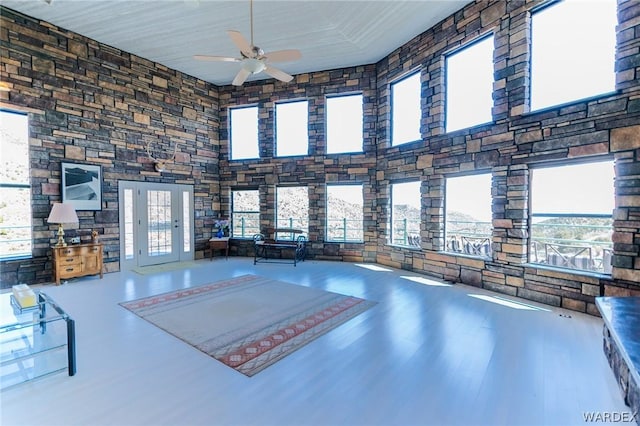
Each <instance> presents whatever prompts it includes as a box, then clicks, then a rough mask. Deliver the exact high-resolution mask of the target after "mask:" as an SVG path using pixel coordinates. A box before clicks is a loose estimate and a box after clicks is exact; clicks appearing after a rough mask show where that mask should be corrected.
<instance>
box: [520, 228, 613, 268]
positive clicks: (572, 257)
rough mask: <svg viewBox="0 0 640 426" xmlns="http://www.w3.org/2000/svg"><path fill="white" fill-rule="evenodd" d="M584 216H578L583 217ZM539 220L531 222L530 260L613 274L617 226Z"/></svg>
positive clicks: (561, 266) (560, 266)
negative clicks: (541, 221) (615, 230)
mask: <svg viewBox="0 0 640 426" xmlns="http://www.w3.org/2000/svg"><path fill="white" fill-rule="evenodd" d="M580 219H583V218H576V220H580ZM602 222H605V223H603V224H584V223H582V224H581V223H576V224H567V223H536V224H532V225H531V242H530V246H529V262H531V263H538V264H543V265H549V266H554V267H559V268H565V269H576V270H582V271H591V272H600V273H605V274H609V273H611V269H612V266H611V259H612V254H613V242H612V241H611V237H612V233H613V226H612V221H611V220H604V221H602Z"/></svg>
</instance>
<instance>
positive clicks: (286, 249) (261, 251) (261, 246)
mask: <svg viewBox="0 0 640 426" xmlns="http://www.w3.org/2000/svg"><path fill="white" fill-rule="evenodd" d="M271 233H272V235H273V238H270V239H267V238H265V236H264V234H255V235H254V236H253V243H254V257H253V264H254V265H255V264H257V263H259V262H265V263H292V264H293V266H296V264H297V263H298V262H301V261H304V258H305V255H306V252H307V238H306V237H305V236H304V235H300V234H302V233H303V231H302V230H300V229H292V228H275V229H273V230H271ZM282 233H290V234H291V235H293V236H296V237H295V238H294V239H291V240H278V239H277V236H278V234H282ZM283 253H291V256H290V257H285V256H283Z"/></svg>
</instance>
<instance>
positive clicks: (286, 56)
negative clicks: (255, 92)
mask: <svg viewBox="0 0 640 426" xmlns="http://www.w3.org/2000/svg"><path fill="white" fill-rule="evenodd" d="M249 13H250V21H251V42H248V41H247V39H246V38H244V36H243V35H242V34H241V33H240V32H239V31H234V30H229V31H227V34H228V35H229V38H230V39H231V41H232V42H233V44H235V45H236V47H237V48H238V49H239V50H240V56H241V57H240V58H233V57H228V56H210V55H194V57H193V58H194V59H196V60H199V61H221V62H240V63H241V67H240V71H238V74H236V76H235V78H234V79H233V82H232V83H231V84H233V85H234V86H242V85H243V84H244V82H245V81H246V80H247V78H249V77H250V76H251V75H253V74H258V73H261V72H263V71H264V72H265V74H267V75H269V76H271V77H273V78H275V79H277V80H280V81H284V82H289V81H291V80H293V76H292V75H289V74H287V73H286V72H284V71H282V70H280V69H278V68H274V67H273V66H271V65H270V62H290V61H295V60H298V59H300V58H301V57H302V54H301V53H300V51H299V50H296V49H287V50H277V51H275V52H270V53H265V52H264V51H263V50H262V49H261V48H259V47H258V46H256V45H254V44H253V0H250V1H249Z"/></svg>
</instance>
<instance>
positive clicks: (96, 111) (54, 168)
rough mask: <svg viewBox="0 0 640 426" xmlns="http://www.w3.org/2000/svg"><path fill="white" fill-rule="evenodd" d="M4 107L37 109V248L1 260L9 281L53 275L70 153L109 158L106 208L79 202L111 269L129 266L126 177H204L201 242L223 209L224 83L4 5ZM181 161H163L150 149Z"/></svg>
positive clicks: (83, 229) (105, 162)
mask: <svg viewBox="0 0 640 426" xmlns="http://www.w3.org/2000/svg"><path fill="white" fill-rule="evenodd" d="M0 14H1V17H0V43H1V45H0V79H2V81H4V82H7V83H9V84H10V86H11V88H12V90H11V91H10V92H0V106H1V107H2V108H6V109H10V110H16V111H23V112H28V113H29V133H30V134H29V136H30V139H29V143H30V162H31V190H32V206H33V217H32V225H33V236H34V240H33V258H32V259H29V260H20V261H5V262H2V263H0V268H1V275H0V279H1V282H2V287H7V286H10V285H12V284H15V283H17V282H25V283H37V282H50V281H51V279H52V277H51V272H52V265H51V249H50V247H51V245H52V244H54V243H55V235H54V234H55V230H56V229H57V228H56V226H54V225H50V224H48V223H47V222H46V218H47V217H48V215H49V211H50V210H51V205H52V203H53V202H56V201H61V194H60V162H61V161H70V162H80V163H86V164H94V165H100V166H102V173H103V183H102V191H103V201H102V210H100V211H79V212H78V216H79V219H80V229H79V230H77V231H71V232H69V233H68V235H69V236H71V235H73V234H74V233H77V235H79V236H80V237H81V238H82V239H83V240H87V239H90V232H91V230H93V229H95V230H97V231H98V232H99V233H100V234H101V238H100V239H101V241H102V242H103V243H104V244H105V259H104V260H105V269H106V272H111V271H117V270H119V259H120V253H119V251H120V246H119V225H118V181H119V180H130V181H146V182H163V183H182V184H190V185H194V194H195V200H194V201H195V216H196V217H195V239H196V249H197V250H199V253H198V254H199V255H200V256H201V254H202V252H201V250H202V249H203V248H204V245H205V242H206V241H207V240H208V239H209V238H210V229H211V223H212V220H213V219H212V218H213V217H217V215H218V214H219V212H217V211H216V210H215V209H216V208H217V204H216V203H217V202H218V200H216V199H215V198H214V197H212V195H211V194H217V193H218V188H219V181H218V176H219V174H218V148H217V144H218V117H219V114H218V90H217V87H215V86H213V85H211V84H209V83H206V82H204V81H201V80H198V79H195V78H193V77H190V76H188V75H184V74H181V73H179V72H176V71H174V70H172V69H168V68H166V67H164V66H162V65H160V64H157V63H153V62H151V61H149V60H146V59H143V58H140V57H137V56H135V55H132V54H129V53H127V52H122V51H120V50H117V49H114V48H112V47H110V46H106V45H103V44H100V43H97V42H96V41H94V40H91V39H88V38H85V37H83V36H81V35H78V34H75V33H73V32H70V31H66V30H64V29H62V28H57V27H55V26H53V25H51V24H48V23H46V22H39V21H37V20H34V19H31V18H29V17H26V16H24V15H21V14H18V13H15V12H13V11H11V10H9V9H6V8H0ZM147 143H151V147H152V150H153V153H154V156H155V157H160V158H167V157H169V156H170V155H171V154H172V153H173V150H174V147H175V144H179V153H178V155H177V157H176V161H175V163H174V164H171V165H169V168H168V170H167V171H166V172H163V173H158V172H156V171H155V170H154V166H153V163H152V161H151V160H150V159H149V158H148V157H147V154H146V144H147Z"/></svg>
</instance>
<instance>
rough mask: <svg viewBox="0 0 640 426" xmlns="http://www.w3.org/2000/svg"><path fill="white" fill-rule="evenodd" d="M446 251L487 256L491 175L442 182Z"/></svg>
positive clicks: (489, 229)
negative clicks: (443, 183)
mask: <svg viewBox="0 0 640 426" xmlns="http://www.w3.org/2000/svg"><path fill="white" fill-rule="evenodd" d="M445 184H446V189H445V194H446V198H445V200H446V205H445V220H446V222H445V240H446V251H450V252H454V253H463V254H468V255H471V256H482V257H491V229H492V224H491V173H483V174H478V175H469V176H457V177H451V178H447V179H446V183H445Z"/></svg>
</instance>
